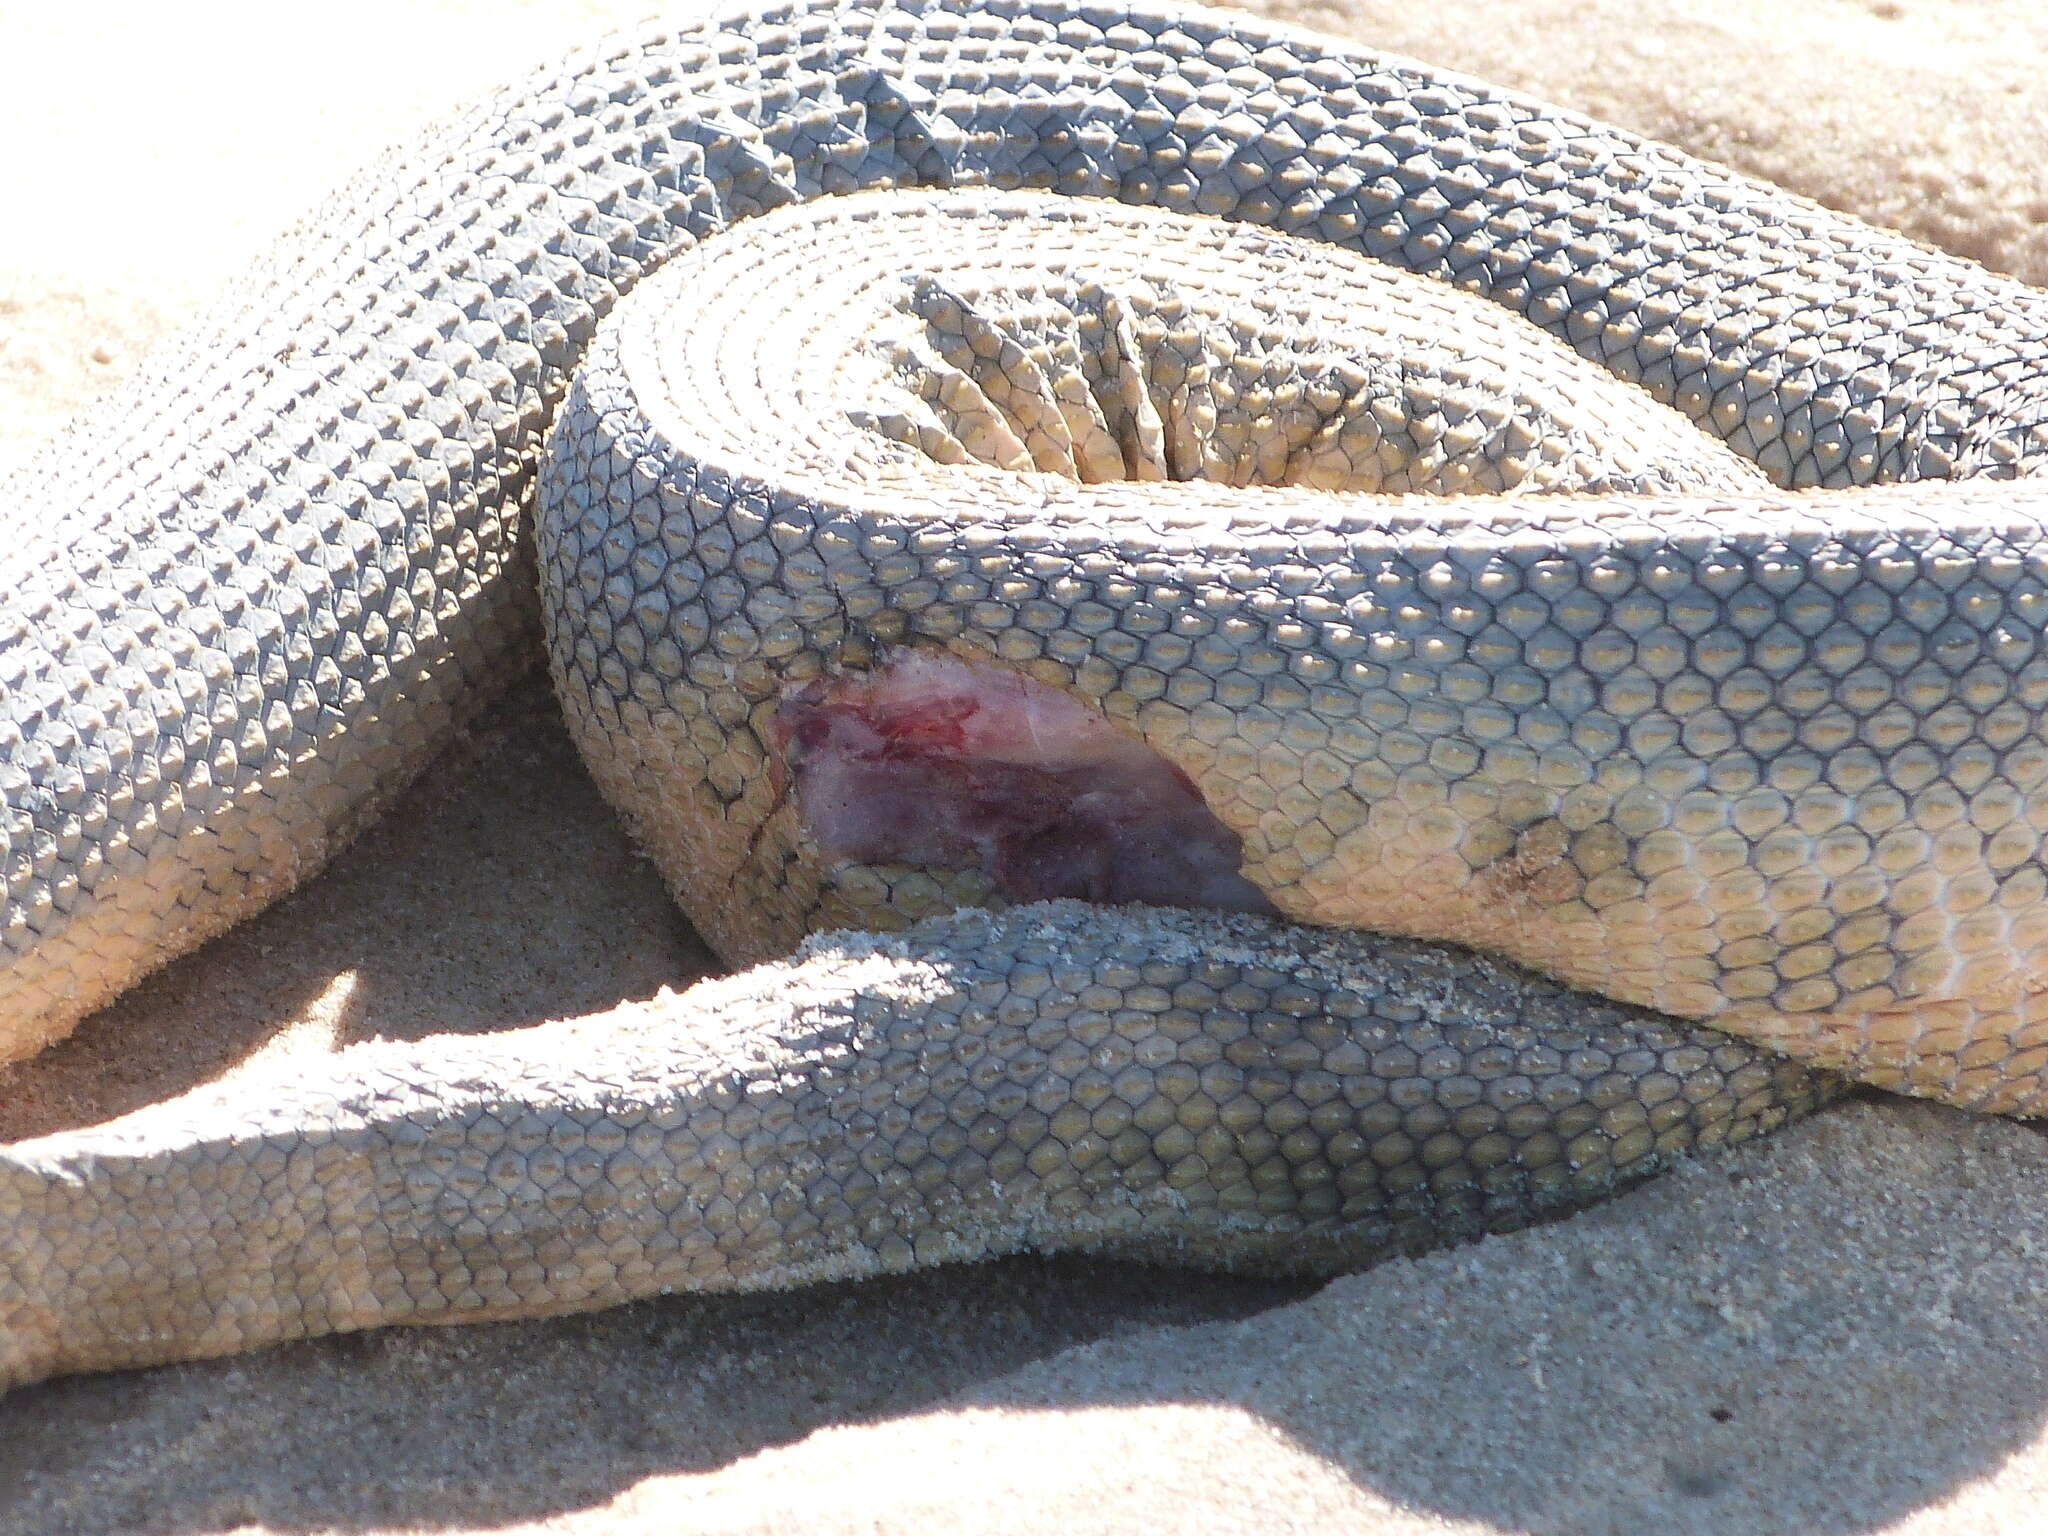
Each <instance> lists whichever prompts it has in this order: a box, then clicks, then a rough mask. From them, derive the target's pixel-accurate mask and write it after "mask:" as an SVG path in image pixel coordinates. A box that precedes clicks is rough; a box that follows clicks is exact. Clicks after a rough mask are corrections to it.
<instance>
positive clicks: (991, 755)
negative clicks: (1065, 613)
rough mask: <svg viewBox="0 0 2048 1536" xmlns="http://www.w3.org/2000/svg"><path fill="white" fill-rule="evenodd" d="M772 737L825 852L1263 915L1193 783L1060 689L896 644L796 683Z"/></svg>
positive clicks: (1053, 891) (1087, 895)
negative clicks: (855, 666) (870, 664)
mask: <svg viewBox="0 0 2048 1536" xmlns="http://www.w3.org/2000/svg"><path fill="white" fill-rule="evenodd" d="M775 737H776V740H775V747H776V750H777V751H778V752H779V753H780V755H781V759H782V763H783V767H784V769H785V770H786V772H787V774H788V782H789V784H790V787H791V791H792V793H793V796H794V798H795V800H796V803H797V806H798V809H799V812H800V813H801V815H802V817H803V820H804V825H805V826H806V828H807V829H808V830H809V831H810V834H811V836H812V838H813V839H814V840H815V841H816V843H817V845H818V849H819V851H820V852H821V853H822V854H823V855H824V856H825V858H827V859H828V860H831V861H833V862H835V863H836V862H854V863H864V864H912V865H925V866H928V867H938V868H945V869H969V868H978V869H980V870H982V871H983V872H984V873H985V874H986V875H987V876H988V877H989V878H990V880H991V881H992V882H993V883H994V885H995V887H996V888H997V889H998V890H999V891H1000V892H1001V893H1002V895H1003V896H1004V897H1005V899H1007V900H1009V901H1012V902H1019V903H1021V902H1027V901H1044V900H1050V899H1052V898H1054V897H1059V896H1071V897H1078V898H1079V899H1081V900H1084V901H1096V902H1146V903H1149V904H1151V905H1154V906H1179V907H1212V908H1218V909H1221V910H1223V911H1230V912H1271V911H1272V910H1273V908H1272V905H1271V903H1269V902H1268V901H1267V900H1266V898H1265V896H1264V895H1263V894H1262V893H1261V892H1260V890H1259V888H1258V887H1257V886H1255V885H1253V884H1252V883H1251V882H1250V881H1249V880H1246V879H1245V878H1244V876H1242V875H1241V874H1239V873H1238V862H1239V859H1240V858H1241V856H1242V853H1243V848H1242V844H1241V843H1240V840H1239V838H1238V836H1237V834H1236V833H1234V832H1232V831H1231V830H1230V829H1229V828H1228V827H1226V826H1224V825H1223V823H1222V822H1220V821H1218V820H1217V819H1216V817H1215V816H1214V815H1212V814H1211V813H1210V811H1209V808H1208V806H1207V805H1206V804H1204V803H1203V801H1202V796H1201V793H1200V791H1198V790H1197V789H1196V788H1195V786H1194V782H1193V781H1192V780H1191V779H1189V778H1188V776H1187V775H1186V774H1185V773H1183V772H1181V770H1180V769H1178V768H1176V767H1174V766H1173V764H1171V763H1169V762H1168V761H1167V760H1166V759H1165V758H1163V757H1161V756H1160V755H1159V754H1158V753H1157V752H1155V751H1153V750H1152V749H1151V748H1150V747H1148V746H1146V745H1145V744H1144V743H1143V742H1142V741H1140V740H1138V739H1137V738H1136V737H1134V736H1131V735H1129V734H1127V733H1125V732H1124V731H1121V730H1119V729H1117V727H1115V726H1114V725H1112V724H1110V722H1109V721H1108V720H1106V719H1104V718H1103V717H1102V716H1101V715H1099V714H1096V713H1095V712H1094V711H1092V710H1091V709H1089V708H1088V707H1087V706H1086V705H1084V704H1082V703H1080V702H1079V701H1077V700H1075V699H1073V698H1070V697H1069V696H1068V695H1066V694H1064V693H1061V692H1060V691H1059V690H1058V689H1056V688H1051V687H1047V686H1046V685H1045V684H1042V683H1037V682H1033V681H1032V680H1031V679H1029V678H1027V677H1024V676H1022V675H1020V674H1018V673H1015V672H1011V671H1009V670H1007V669H1005V668H1002V667H998V666H993V665H989V664H986V663H978V662H969V661H963V660H961V659H960V658H958V657H955V656H949V655H944V654H941V653H937V652H930V651H915V650H912V651H899V652H897V653H896V654H895V655H894V656H892V657H891V658H890V659H889V660H888V661H887V662H885V663H884V664H883V665H882V666H880V667H877V668H875V669H874V670H873V671H869V672H861V673H850V674H847V675H845V676H842V677H835V678H820V679H818V680H816V681H814V682H811V683H807V684H804V685H803V686H801V687H799V688H796V689H794V690H792V691H791V693H790V694H789V696H788V697H787V698H785V699H784V700H783V703H782V706H781V708H780V710H779V711H778V712H777V715H776V722H775Z"/></svg>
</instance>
